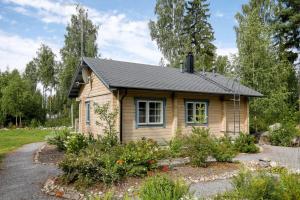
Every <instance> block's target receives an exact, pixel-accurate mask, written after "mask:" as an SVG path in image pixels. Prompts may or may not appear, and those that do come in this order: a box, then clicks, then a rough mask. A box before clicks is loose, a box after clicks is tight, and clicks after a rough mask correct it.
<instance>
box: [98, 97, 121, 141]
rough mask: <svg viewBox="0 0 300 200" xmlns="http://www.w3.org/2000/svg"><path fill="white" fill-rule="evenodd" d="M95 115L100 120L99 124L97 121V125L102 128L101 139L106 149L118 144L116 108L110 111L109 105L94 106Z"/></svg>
mask: <svg viewBox="0 0 300 200" xmlns="http://www.w3.org/2000/svg"><path fill="white" fill-rule="evenodd" d="M95 107H96V108H95V113H96V114H97V115H98V117H99V118H100V120H101V122H98V121H97V125H100V126H101V127H103V131H104V135H105V136H104V137H103V138H101V140H102V142H103V143H105V144H106V145H107V146H108V147H112V146H115V145H117V144H118V136H117V130H116V120H117V116H118V108H115V109H114V110H113V111H110V104H109V103H105V104H103V105H101V106H99V105H97V104H96V105H95Z"/></svg>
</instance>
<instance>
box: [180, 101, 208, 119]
mask: <svg viewBox="0 0 300 200" xmlns="http://www.w3.org/2000/svg"><path fill="white" fill-rule="evenodd" d="M207 105H208V102H203V101H187V102H186V103H185V108H186V123H187V124H207V117H208V116H207Z"/></svg>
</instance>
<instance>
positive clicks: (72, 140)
mask: <svg viewBox="0 0 300 200" xmlns="http://www.w3.org/2000/svg"><path fill="white" fill-rule="evenodd" d="M88 142H89V139H88V138H86V137H85V136H84V135H83V134H71V135H70V136H68V137H67V140H65V142H64V143H65V147H66V151H67V153H74V154H78V153H79V151H80V150H81V149H84V148H86V147H87V146H88Z"/></svg>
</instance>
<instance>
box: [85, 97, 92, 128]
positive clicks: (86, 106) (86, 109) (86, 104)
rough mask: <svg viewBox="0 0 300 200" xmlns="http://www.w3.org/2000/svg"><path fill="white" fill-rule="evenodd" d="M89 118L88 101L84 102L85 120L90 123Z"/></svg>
mask: <svg viewBox="0 0 300 200" xmlns="http://www.w3.org/2000/svg"><path fill="white" fill-rule="evenodd" d="M90 120H91V113H90V102H89V101H87V102H85V122H86V123H87V124H90Z"/></svg>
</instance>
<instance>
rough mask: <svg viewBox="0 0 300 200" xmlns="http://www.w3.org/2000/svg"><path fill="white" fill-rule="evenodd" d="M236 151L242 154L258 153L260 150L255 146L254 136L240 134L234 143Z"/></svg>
mask: <svg viewBox="0 0 300 200" xmlns="http://www.w3.org/2000/svg"><path fill="white" fill-rule="evenodd" d="M234 146H235V149H236V150H237V151H238V152H241V153H257V152H259V148H258V147H257V146H256V145H255V138H254V137H253V135H249V134H246V133H240V135H239V137H237V138H236V139H235V141H234Z"/></svg>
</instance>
